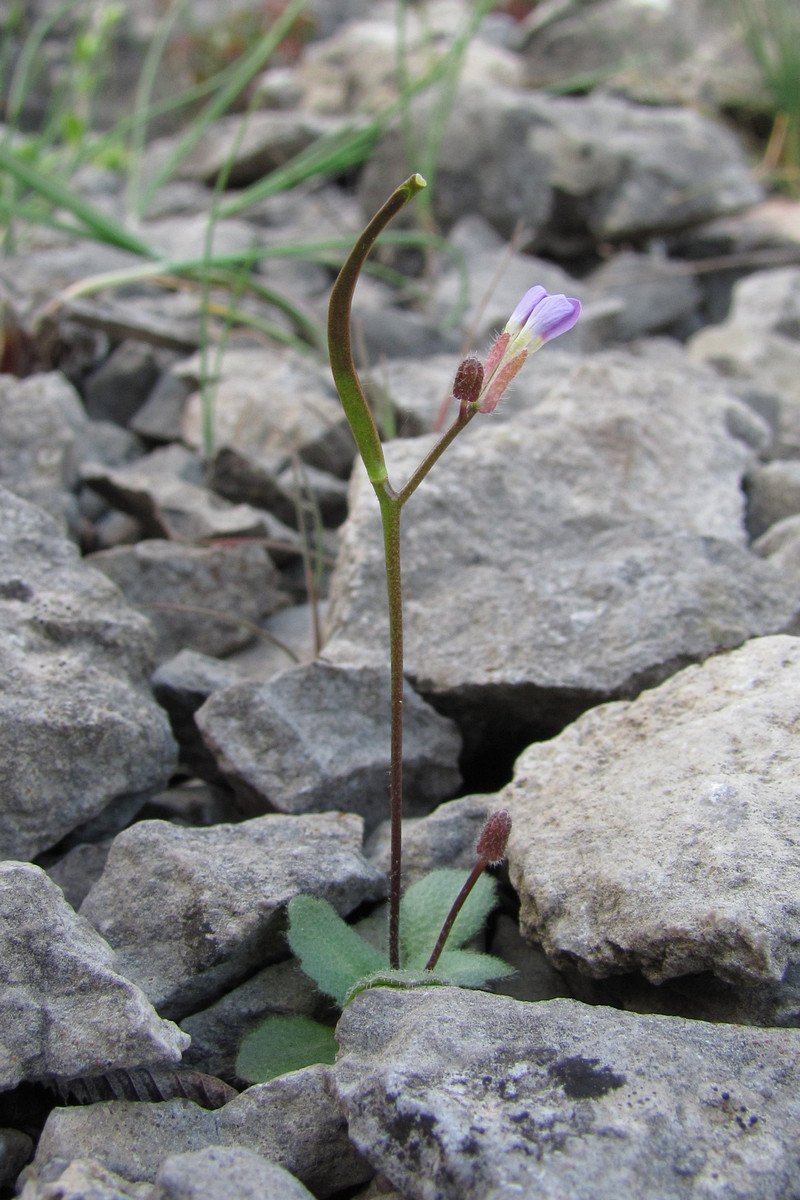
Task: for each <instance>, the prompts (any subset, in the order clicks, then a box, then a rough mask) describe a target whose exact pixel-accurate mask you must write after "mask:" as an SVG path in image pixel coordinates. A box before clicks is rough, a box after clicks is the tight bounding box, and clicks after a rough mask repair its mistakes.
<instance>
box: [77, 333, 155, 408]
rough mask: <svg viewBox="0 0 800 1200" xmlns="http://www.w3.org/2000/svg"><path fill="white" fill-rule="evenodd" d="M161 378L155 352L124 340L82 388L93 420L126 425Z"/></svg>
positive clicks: (141, 344)
mask: <svg viewBox="0 0 800 1200" xmlns="http://www.w3.org/2000/svg"><path fill="white" fill-rule="evenodd" d="M158 376H159V363H158V360H157V359H156V356H155V354H154V353H153V350H152V349H151V348H150V347H149V346H147V345H145V344H143V343H142V342H135V341H125V342H120V344H119V345H118V346H117V347H116V348H115V349H114V350H113V352H112V353H111V354H110V355H109V357H108V358H107V359H106V361H105V362H104V363H102V364H101V365H100V366H99V367H97V369H96V370H95V371H93V372H92V374H91V375H90V376H89V378H88V379H87V380H86V381H85V383H84V386H83V398H84V405H85V407H86V411H87V413H88V414H89V416H90V417H93V418H94V419H95V420H101V421H116V422H117V424H118V425H127V423H128V421H129V420H130V419H131V417H132V416H133V415H134V413H135V412H136V411H137V409H139V408H141V406H142V404H143V403H144V401H145V400H146V399H147V396H148V394H149V393H150V391H151V390H152V388H153V387H154V386H155V384H156V381H157V380H158Z"/></svg>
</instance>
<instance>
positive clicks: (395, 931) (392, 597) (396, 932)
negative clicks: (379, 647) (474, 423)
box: [378, 487, 403, 970]
mask: <svg viewBox="0 0 800 1200" xmlns="http://www.w3.org/2000/svg"><path fill="white" fill-rule="evenodd" d="M378 499H379V500H380V504H381V517H382V519H383V549H384V556H385V561H386V588H387V591H388V595H389V648H390V653H391V685H390V688H391V769H390V776H389V790H390V797H391V849H390V868H389V964H390V966H391V967H392V968H393V969H395V970H396V969H397V968H398V967H399V966H400V881H401V871H402V858H403V851H402V836H403V834H402V830H403V590H402V585H401V579H400V506H399V504H398V503H397V497H396V495H395V494H394V493H393V492H391V491H390V489H388V487H387V489H386V490H385V491H384V492H383V493H380V492H379V494H378Z"/></svg>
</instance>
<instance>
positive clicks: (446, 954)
mask: <svg viewBox="0 0 800 1200" xmlns="http://www.w3.org/2000/svg"><path fill="white" fill-rule="evenodd" d="M514 971H515V968H514V967H512V966H511V965H510V964H509V963H507V962H503V960H502V958H495V957H494V955H493V954H478V953H476V952H475V951H474V950H443V951H442V953H441V955H440V957H439V961H438V963H437V964H436V974H437V975H440V976H441V977H442V978H443V979H447V980H448V981H449V982H450V983H453V984H455V985H456V987H467V988H480V987H483V986H484V985H485V984H486V983H487V982H488V981H489V980H490V979H504V978H506V976H508V975H513V974H514Z"/></svg>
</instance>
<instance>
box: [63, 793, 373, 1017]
mask: <svg viewBox="0 0 800 1200" xmlns="http://www.w3.org/2000/svg"><path fill="white" fill-rule="evenodd" d="M361 829H362V826H361V821H360V819H359V818H358V817H355V816H347V815H342V814H340V813H325V814H323V815H319V816H303V817H285V816H265V817H257V818H255V819H253V820H250V821H243V822H242V823H241V824H235V825H215V826H212V827H211V828H208V829H184V828H181V827H179V826H176V825H171V824H168V823H167V822H164V821H140V822H138V823H137V824H136V825H134V826H132V827H131V828H130V829H128V830H126V831H124V832H123V833H121V834H120V835H119V836H118V837H117V838H116V839H115V840H114V843H113V845H112V847H111V850H110V852H109V856H108V859H107V862H106V868H105V870H104V872H103V874H102V876H101V877H100V879H99V880H98V882H97V883H96V884H95V885H94V887H93V888H92V890H91V892H90V893H89V895H88V896H87V898H86V900H85V901H84V902H83V904H82V906H81V913H82V915H83V916H85V917H86V918H87V919H88V920H89V921H90V922H91V923H92V924H93V925H94V926H95V928H96V929H98V931H99V932H100V933H102V935H103V937H105V938H106V939H107V940H108V941H109V942H110V944H111V945H112V946H113V948H114V950H115V952H116V960H115V961H116V963H117V967H118V969H119V970H120V971H122V972H124V974H125V975H126V976H127V977H128V978H129V979H132V980H134V981H135V982H136V983H137V984H138V985H139V986H140V987H141V988H142V990H143V991H144V992H145V993H146V994H147V995H148V996H149V997H150V999H151V1000H152V1002H153V1003H154V1004H155V1006H156V1007H157V1008H158V1009H159V1011H162V1012H164V1013H167V1014H168V1015H170V1016H173V1015H174V1016H177V1017H182V1016H185V1015H186V1014H187V1013H190V1012H192V1011H194V1010H196V1009H198V1008H201V1007H205V1006H206V1005H208V1004H209V1003H210V1002H212V1001H214V1000H216V999H218V997H219V996H220V995H221V994H222V993H223V992H224V991H226V990H228V989H229V988H230V987H231V986H233V985H235V984H237V983H240V982H242V980H244V979H245V978H247V976H248V975H251V974H253V973H254V971H256V970H257V969H258V968H259V967H262V966H265V965H266V964H267V963H269V962H270V961H275V959H277V958H280V957H282V956H283V955H284V954H285V952H286V950H285V943H284V939H283V932H284V928H285V910H286V905H287V904H288V902H289V900H291V898H292V897H293V896H296V895H301V894H303V895H316V896H322V897H323V898H324V899H326V900H329V901H330V903H331V904H333V905H334V907H335V908H336V909H337V910H338V911H340V912H342V913H348V912H350V911H351V910H352V909H354V908H356V907H357V906H358V904H359V903H361V901H363V900H368V899H377V898H379V897H380V896H381V894H382V892H383V887H384V884H383V879H382V877H381V876H380V875H379V874H378V872H377V871H375V869H374V868H373V867H371V866H370V865H369V864H368V863H367V862H366V860H365V859H364V858H363V857H362V855H361V852H360V848H361Z"/></svg>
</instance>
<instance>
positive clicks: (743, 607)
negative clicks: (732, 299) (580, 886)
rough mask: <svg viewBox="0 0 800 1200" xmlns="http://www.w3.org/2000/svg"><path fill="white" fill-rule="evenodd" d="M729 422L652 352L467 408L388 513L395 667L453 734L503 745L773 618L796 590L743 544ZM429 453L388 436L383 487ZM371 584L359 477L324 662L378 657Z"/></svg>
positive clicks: (665, 352) (373, 561)
mask: <svg viewBox="0 0 800 1200" xmlns="http://www.w3.org/2000/svg"><path fill="white" fill-rule="evenodd" d="M543 354H547V349H545V350H544V351H543ZM535 369H536V363H535V362H534V363H532V364H531V365H530V366H529V367H528V368H527V370H529V371H531V372H533V371H535ZM524 380H525V374H524V373H523V374H522V375H520V376H519V390H520V393H522V394H524V393H523V392H522V389H524V387H525V386H526V385H525V382H524ZM740 415H742V408H741V405H740V404H739V402H738V401H737V400H735V399H734V398H733V397H732V396H730V395H729V394H728V393H727V392H726V391H725V390H724V387H723V386H722V385H720V384H715V382H714V379H713V376H712V375H711V374H710V373H709V372H708V371H707V370H696V369H695V368H693V367H692V366H691V365H690V364H689V363H688V361H687V360H686V358H685V356H684V355H683V354H682V353H680V352H679V351H677V350H669V349H667V348H664V347H659V346H657V347H655V348H653V349H651V350H649V351H648V352H647V353H644V354H640V355H634V354H629V353H625V352H609V353H604V354H598V355H596V356H593V357H590V358H588V359H587V360H585V361H583V362H581V363H579V364H577V365H576V366H575V367H574V368H573V369H572V370H571V371H568V372H566V373H565V375H564V377H563V379H562V381H561V382H560V383H559V384H556V386H555V387H553V388H552V389H551V390H550V392H549V393H548V395H547V396H546V397H545V399H543V400H542V401H541V402H540V403H539V404H537V405H535V406H532V407H531V408H530V409H527V410H526V409H525V408H523V407H520V408H519V410H518V412H517V413H516V414H515V416H514V417H513V418H512V419H511V420H508V421H505V422H502V423H500V424H493V423H492V419H491V418H490V417H489V418H482V417H481V416H480V415H479V416H478V417H477V418H476V419H475V420H474V421H473V423H472V425H471V426H470V427H469V429H468V430H467V432H466V433H465V434H464V435H462V437H461V438H459V439H457V440H456V442H455V443H454V444H453V445H452V446H451V447H450V449H449V450H448V451H446V453H445V454H444V455H443V457H442V458H441V460H440V461H439V462H438V463H437V464H436V466H435V467H434V468H433V470H432V472H431V474H430V475H429V476H428V478H427V479H426V480H425V481H424V483H423V484H422V486H421V487H420V488H419V491H418V492H417V493H415V495H414V496H412V497H411V499H410V500H409V502H408V504H407V506H406V507H405V509H404V510H403V529H404V537H403V578H404V591H405V622H406V651H405V665H406V673H407V674H408V675H409V677H410V678H411V680H412V681H413V683H414V686H415V687H416V689H417V690H418V691H419V692H420V693H421V694H422V695H423V696H425V698H426V699H429V700H431V701H432V702H433V703H434V705H435V706H436V707H437V708H438V709H439V711H440V712H444V713H446V714H447V715H450V716H455V717H456V719H457V720H458V721H459V724H460V725H461V727H462V732H464V733H465V734H466V735H467V741H468V743H470V742H472V743H473V744H474V743H476V742H477V743H480V742H483V743H484V744H486V743H487V742H491V743H492V745H493V747H494V750H495V752H497V748H498V747H502V746H504V745H506V744H507V743H512V744H515V748H516V751H517V752H518V751H519V750H520V749H521V748H522V747H523V746H524V745H526V744H527V743H528V742H530V741H532V740H533V738H534V737H536V736H543V735H547V734H552V733H554V732H556V731H557V730H558V729H559V728H561V727H562V726H563V725H564V724H566V722H567V721H568V720H571V719H573V718H574V716H575V715H576V714H577V713H578V712H580V711H582V709H584V708H587V707H589V706H590V705H591V704H594V703H597V702H598V701H600V700H604V699H609V698H611V697H617V696H630V695H634V694H636V693H637V692H638V691H639V690H640V689H641V688H642V687H645V686H651V685H652V684H654V683H657V682H659V681H660V680H662V679H663V678H665V677H666V676H667V675H668V674H670V673H671V672H672V671H674V670H675V669H676V668H677V667H679V666H682V665H685V664H686V663H687V662H690V661H692V660H694V659H699V658H702V657H704V656H706V655H708V654H710V653H714V652H715V651H717V650H719V649H720V648H724V647H730V646H735V645H738V644H739V643H741V642H743V641H744V640H746V639H747V638H748V637H750V636H752V635H756V634H765V633H773V632H778V631H780V630H782V629H783V628H784V627H785V626H786V624H787V623H788V621H789V620H790V618H791V615H792V614H793V612H794V611H795V609H796V607H797V604H796V599H795V596H794V595H793V594H792V592H791V589H790V588H789V587H788V586H787V583H786V581H785V580H784V579H783V578H782V576H781V573H780V571H779V570H778V569H777V568H776V567H775V566H774V565H773V564H770V563H769V562H763V561H759V560H758V559H757V557H756V556H755V555H753V554H751V553H750V552H749V551H748V550H747V549H746V546H745V542H746V538H745V531H744V525H743V506H744V499H743V495H742V491H741V487H740V483H741V478H742V475H743V472H744V470H745V467H746V464H747V463H748V462H749V461H750V460H751V456H752V451H751V450H750V449H749V447H748V446H747V445H746V444H745V443H744V442H743V441H742V440H740V439H738V438H737V437H735V436H734V435H733V434H732V433H731V432H730V428H729V427H730V426H731V425H732V424H733V423H734V422H735V421H736V419H737V418H738V417H739V416H740ZM734 427H735V425H734ZM429 445H430V442H429V440H427V439H412V440H409V441H404V442H397V443H391V444H390V445H389V446H388V447H387V452H388V453H387V459H388V461H389V464H390V476H391V478H392V480H393V482H395V483H396V484H399V483H401V482H402V480H403V479H404V478H405V477H406V476H407V475H408V474H410V472H411V470H412V469H413V467H415V466H416V464H417V463H418V462H419V461H420V459H421V458H422V456H423V454H424V452H425V451H426V450H427V448H428V447H429ZM385 588H386V585H385V578H384V566H383V551H382V541H381V534H380V523H379V517H378V506H377V502H376V499H375V496H374V494H373V491H372V488H371V486H370V485H369V483H368V482H367V480H366V476H365V475H364V474H363V473H362V472H360V471H359V472H356V474H355V475H354V479H353V484H352V489H351V515H350V518H349V520H348V522H347V523H346V524H345V526H344V527H343V533H342V546H341V552H340V557H339V562H338V565H337V569H336V572H335V575H334V579H333V581H332V585H331V601H330V608H329V612H328V627H329V633H330V639H329V642H328V644H327V646H326V648H325V654H326V656H327V657H328V658H331V659H332V660H333V661H339V662H363V661H368V660H370V659H373V660H374V659H375V658H380V657H382V656H384V655H385V654H386V650H385V646H386V644H387V617H386V599H385Z"/></svg>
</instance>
